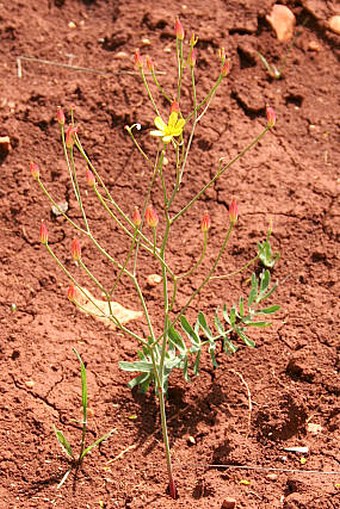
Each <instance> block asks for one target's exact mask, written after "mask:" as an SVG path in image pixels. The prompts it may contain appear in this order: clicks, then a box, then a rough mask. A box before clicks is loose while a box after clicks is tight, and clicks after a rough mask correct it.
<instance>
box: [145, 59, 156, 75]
mask: <svg viewBox="0 0 340 509" xmlns="http://www.w3.org/2000/svg"><path fill="white" fill-rule="evenodd" d="M146 67H147V68H148V71H150V72H151V73H153V72H154V71H155V66H154V63H153V61H152V58H151V57H149V56H146Z"/></svg>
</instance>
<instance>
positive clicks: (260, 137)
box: [171, 126, 269, 223]
mask: <svg viewBox="0 0 340 509" xmlns="http://www.w3.org/2000/svg"><path fill="white" fill-rule="evenodd" d="M268 131H269V128H268V127H267V126H266V127H265V128H264V129H263V131H262V132H261V133H260V134H259V135H258V136H256V138H254V139H253V141H251V143H249V145H247V146H246V147H245V148H244V149H243V150H241V152H239V153H238V154H237V155H236V156H235V157H234V158H233V159H231V161H229V162H228V163H227V164H226V165H225V166H223V167H222V168H221V169H220V170H218V172H217V173H216V175H215V176H214V177H213V178H212V179H211V180H210V181H209V182H208V183H207V184H206V185H205V186H204V187H202V189H201V190H200V191H199V192H198V193H197V194H196V195H195V196H194V197H193V198H192V199H191V200H190V201H189V202H188V203H187V204H186V205H185V207H183V208H182V209H181V210H180V211H179V212H177V214H175V215H174V216H173V218H172V219H171V223H174V222H175V221H177V219H178V218H179V217H181V216H182V215H183V214H184V213H185V212H186V211H187V210H189V208H190V207H192V206H193V204H194V203H195V202H196V201H197V200H198V199H199V198H200V197H201V196H202V195H203V194H204V193H205V192H206V190H207V189H209V187H210V186H212V185H213V184H214V182H216V180H217V179H219V178H220V177H221V176H222V175H223V174H224V173H225V172H226V171H227V170H228V169H229V168H230V167H231V166H232V165H233V164H235V163H236V162H237V161H238V160H239V159H241V157H243V156H244V155H245V154H246V153H247V152H248V151H249V150H251V149H252V148H253V147H254V146H255V145H256V144H257V143H258V142H259V141H260V140H261V139H262V138H263V137H264V135H265V134H266V133H267V132H268Z"/></svg>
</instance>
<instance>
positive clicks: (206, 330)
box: [197, 311, 213, 340]
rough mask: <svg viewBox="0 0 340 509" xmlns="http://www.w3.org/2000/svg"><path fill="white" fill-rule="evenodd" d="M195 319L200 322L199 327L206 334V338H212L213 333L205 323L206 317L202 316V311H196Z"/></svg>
mask: <svg viewBox="0 0 340 509" xmlns="http://www.w3.org/2000/svg"><path fill="white" fill-rule="evenodd" d="M197 321H198V323H199V324H200V327H201V329H202V330H203V332H204V334H205V335H206V337H207V338H208V339H210V340H212V339H213V333H212V332H211V330H210V328H209V326H208V324H207V321H206V318H205V316H204V313H202V311H200V312H199V313H198V317H197Z"/></svg>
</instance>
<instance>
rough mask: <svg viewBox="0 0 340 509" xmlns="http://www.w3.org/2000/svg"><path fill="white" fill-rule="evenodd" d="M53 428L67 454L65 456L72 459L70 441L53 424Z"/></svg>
mask: <svg viewBox="0 0 340 509" xmlns="http://www.w3.org/2000/svg"><path fill="white" fill-rule="evenodd" d="M53 429H54V433H55V434H56V437H57V440H58V442H59V444H60V446H61V448H62V450H63V451H64V452H65V453H66V454H67V456H69V457H70V458H72V459H74V456H73V452H72V447H71V446H70V443H69V441H68V440H67V438H66V437H65V435H64V433H63V432H62V431H60V430H59V429H57V428H56V427H55V426H53Z"/></svg>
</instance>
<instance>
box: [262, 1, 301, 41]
mask: <svg viewBox="0 0 340 509" xmlns="http://www.w3.org/2000/svg"><path fill="white" fill-rule="evenodd" d="M266 20H267V21H268V23H270V24H271V26H272V28H273V29H274V31H275V33H276V37H277V38H278V40H279V41H280V42H287V41H290V39H291V38H292V37H293V34H294V27H295V22H296V20H295V16H294V14H293V13H292V11H291V10H290V9H288V7H286V6H285V5H279V4H275V5H274V6H273V9H272V12H271V13H270V15H269V16H266Z"/></svg>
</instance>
